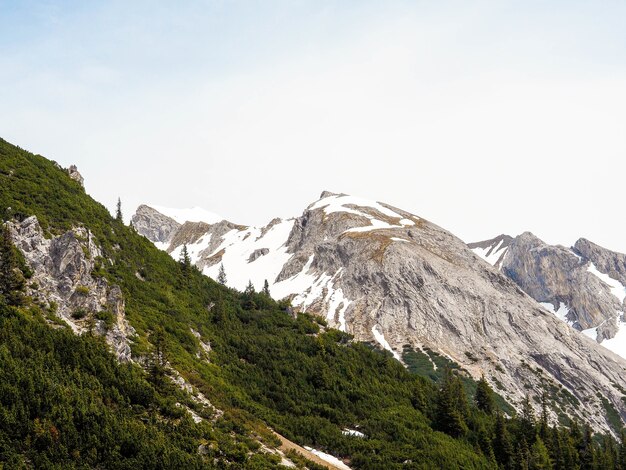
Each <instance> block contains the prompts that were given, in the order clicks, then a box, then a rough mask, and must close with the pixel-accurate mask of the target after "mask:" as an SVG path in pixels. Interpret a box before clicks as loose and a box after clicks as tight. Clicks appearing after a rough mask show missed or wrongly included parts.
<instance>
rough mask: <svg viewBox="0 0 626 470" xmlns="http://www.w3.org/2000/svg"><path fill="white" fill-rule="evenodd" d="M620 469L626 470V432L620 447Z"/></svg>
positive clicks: (623, 433) (623, 434)
mask: <svg viewBox="0 0 626 470" xmlns="http://www.w3.org/2000/svg"><path fill="white" fill-rule="evenodd" d="M618 459H619V460H618V462H619V465H618V468H619V469H620V470H626V432H624V431H622V442H621V444H620V446H619V457H618Z"/></svg>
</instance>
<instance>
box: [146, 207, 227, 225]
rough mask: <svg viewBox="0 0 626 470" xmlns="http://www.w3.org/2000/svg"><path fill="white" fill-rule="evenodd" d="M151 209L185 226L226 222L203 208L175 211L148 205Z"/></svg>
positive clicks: (169, 208)
mask: <svg viewBox="0 0 626 470" xmlns="http://www.w3.org/2000/svg"><path fill="white" fill-rule="evenodd" d="M147 205H148V206H149V207H152V208H153V209H154V210H156V211H158V212H160V213H161V214H163V215H166V216H168V217H170V218H172V219H174V220H175V221H176V222H178V223H179V224H184V223H185V222H205V223H207V224H215V223H217V222H221V221H222V220H224V217H222V216H221V215H218V214H215V213H214V212H210V211H207V210H206V209H203V208H202V207H191V208H187V209H175V208H171V207H163V206H157V205H153V204H147Z"/></svg>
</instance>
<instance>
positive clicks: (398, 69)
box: [0, 0, 626, 252]
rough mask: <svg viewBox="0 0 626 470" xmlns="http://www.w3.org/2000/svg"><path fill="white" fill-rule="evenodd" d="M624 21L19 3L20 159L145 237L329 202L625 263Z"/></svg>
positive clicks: (554, 12)
mask: <svg viewBox="0 0 626 470" xmlns="http://www.w3.org/2000/svg"><path fill="white" fill-rule="evenodd" d="M625 19H626V2H623V1H611V0H603V1H602V2H591V1H551V2H546V1H533V0H530V1H524V2H519V1H511V2H509V1H495V0H494V1H489V2H488V1H470V2H468V1H440V2H431V1H406V2H404V1H382V0H381V1H377V2H374V1H359V2H353V1H346V0H344V1H327V0H312V1H304V0H292V1H273V0H267V1H220V0H214V1H196V2H194V1H188V2H155V1H141V0H134V1H132V2H128V1H115V0H113V1H108V2H91V1H75V2H74V1H66V2H55V1H39V2H36V1H28V0H25V1H7V0H0V137H2V138H4V139H5V140H8V141H9V142H11V143H14V144H16V145H19V146H20V147H22V148H25V149H27V150H30V151H32V152H34V153H38V154H41V155H44V156H46V157H48V158H50V159H52V160H55V161H57V162H59V163H60V164H61V165H63V166H69V165H71V164H76V165H77V166H78V168H79V170H80V172H81V173H82V174H83V176H84V177H85V180H86V189H87V191H88V192H89V193H90V194H91V195H92V196H93V197H94V198H95V199H97V200H98V201H100V202H102V203H103V204H105V205H106V206H107V207H109V208H110V209H111V210H113V209H114V207H115V203H116V201H117V198H118V197H120V198H121V200H122V204H123V209H124V213H125V216H126V217H129V216H130V215H131V214H132V212H134V209H135V208H136V207H137V205H139V204H141V203H151V204H157V205H161V206H166V207H178V208H183V207H192V206H200V207H203V208H205V209H207V210H209V211H212V212H216V213H218V214H221V215H222V216H223V217H225V218H227V219H229V220H231V221H233V222H236V223H242V224H249V225H253V224H265V223H266V222H268V221H269V220H271V219H272V218H274V217H277V216H280V217H291V216H297V215H300V214H301V213H302V211H303V210H304V208H305V207H306V206H307V205H309V204H310V203H312V202H314V201H315V200H317V199H318V197H319V194H320V193H321V192H322V191H323V190H330V191H333V192H343V193H347V194H352V195H357V196H361V197H365V198H369V199H373V200H378V201H384V202H387V203H389V204H392V205H394V206H397V207H400V208H402V209H405V210H408V211H410V212H412V213H414V214H417V215H419V216H421V217H424V218H426V219H428V220H430V221H432V222H434V223H436V224H438V225H440V226H442V227H444V228H446V229H448V230H450V231H452V232H453V233H454V234H456V235H457V236H459V237H460V238H462V239H463V240H465V241H467V242H471V241H476V240H483V239H486V238H492V237H494V236H496V235H498V234H500V233H508V234H511V235H516V234H519V233H521V232H524V231H532V232H533V233H535V234H536V235H537V236H539V237H541V238H543V239H544V240H546V241H547V242H549V243H560V244H564V245H571V244H573V243H574V241H575V240H576V239H577V238H579V237H586V238H589V239H590V240H592V241H595V242H596V243H599V244H601V245H603V246H606V247H608V248H611V249H614V250H617V251H622V252H626V236H625V232H626V222H625V221H624V220H625V217H624V215H623V210H622V209H621V204H622V202H623V200H624V184H623V183H624V180H625V178H626V171H625V170H626V163H625V162H626V28H624V21H625Z"/></svg>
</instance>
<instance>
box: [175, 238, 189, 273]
mask: <svg viewBox="0 0 626 470" xmlns="http://www.w3.org/2000/svg"><path fill="white" fill-rule="evenodd" d="M178 262H179V263H180V266H181V268H182V271H183V275H184V276H185V278H186V279H187V280H188V279H189V276H190V274H191V257H190V256H189V251H188V250H187V244H186V243H185V244H184V245H183V249H182V250H181V252H180V258H179V260H178Z"/></svg>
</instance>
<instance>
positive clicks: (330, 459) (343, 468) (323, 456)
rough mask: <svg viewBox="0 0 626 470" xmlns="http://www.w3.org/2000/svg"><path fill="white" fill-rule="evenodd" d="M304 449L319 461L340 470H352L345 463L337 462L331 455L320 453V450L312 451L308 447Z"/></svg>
mask: <svg viewBox="0 0 626 470" xmlns="http://www.w3.org/2000/svg"><path fill="white" fill-rule="evenodd" d="M304 448H305V449H306V450H308V451H309V452H311V453H312V454H314V455H317V456H318V457H319V458H320V459H322V460H324V461H326V462H328V463H330V464H332V465H334V466H335V467H337V468H340V469H341V470H352V469H351V468H350V467H348V466H347V465H346V464H345V463H343V462H342V461H341V460H339V459H338V458H337V457H335V456H333V455H330V454H327V453H325V452H322V451H321V450H317V449H313V448H312V447H308V446H304Z"/></svg>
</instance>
